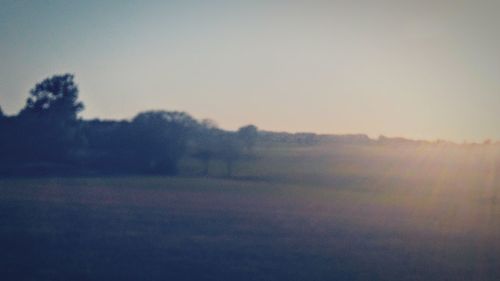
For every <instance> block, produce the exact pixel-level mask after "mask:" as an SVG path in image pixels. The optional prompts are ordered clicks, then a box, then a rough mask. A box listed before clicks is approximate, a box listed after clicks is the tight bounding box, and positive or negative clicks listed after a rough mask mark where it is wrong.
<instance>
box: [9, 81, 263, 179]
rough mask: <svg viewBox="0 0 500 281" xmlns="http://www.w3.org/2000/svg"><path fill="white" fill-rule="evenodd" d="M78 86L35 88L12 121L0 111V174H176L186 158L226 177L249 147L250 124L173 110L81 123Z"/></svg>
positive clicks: (44, 83)
mask: <svg viewBox="0 0 500 281" xmlns="http://www.w3.org/2000/svg"><path fill="white" fill-rule="evenodd" d="M83 108H84V106H83V103H81V102H80V101H78V87H77V85H76V84H75V83H74V76H73V75H71V74H64V75H55V76H52V77H50V78H47V79H45V80H44V81H42V82H41V83H39V84H37V85H36V86H35V87H34V88H33V89H32V90H31V91H30V96H29V98H28V100H27V102H26V106H25V107H24V108H23V109H22V110H21V111H20V112H19V114H17V115H15V116H5V115H4V114H3V113H2V111H1V110H0V133H1V136H2V137H1V139H0V153H1V155H2V160H1V161H0V174H2V175H53V174H59V175H70V174H73V173H75V174H82V173H84V174H131V173H137V174H165V175H175V174H177V173H178V171H179V168H178V166H179V161H180V160H181V158H182V157H184V156H186V155H192V156H194V157H195V158H198V159H199V160H200V161H201V162H202V163H203V165H204V167H205V168H204V172H203V173H204V174H208V164H209V162H210V160H211V159H219V160H222V161H225V162H226V163H227V167H228V175H231V170H232V165H233V162H234V161H236V159H238V158H239V154H241V152H242V147H243V146H242V145H241V143H244V144H245V146H246V147H247V148H248V147H250V146H251V145H252V144H253V142H254V137H255V134H256V132H257V129H256V127H255V126H247V127H245V129H241V130H240V131H239V132H238V134H235V133H232V132H226V131H223V130H220V129H218V128H216V126H215V125H214V124H213V123H211V122H207V121H203V122H198V121H196V120H195V119H194V118H192V117H191V116H190V115H189V114H187V113H184V112H177V111H147V112H142V113H139V114H138V115H137V116H135V117H134V118H133V119H132V120H131V121H128V120H122V121H114V120H113V121H106V120H98V119H96V120H90V121H86V120H82V119H79V118H78V113H79V112H81V111H82V110H83Z"/></svg>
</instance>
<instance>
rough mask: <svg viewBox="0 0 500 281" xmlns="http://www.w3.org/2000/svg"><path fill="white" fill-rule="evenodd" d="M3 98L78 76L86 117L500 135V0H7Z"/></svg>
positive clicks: (14, 102) (19, 97)
mask: <svg viewBox="0 0 500 281" xmlns="http://www.w3.org/2000/svg"><path fill="white" fill-rule="evenodd" d="M0 4H1V5H0V40H1V41H0V106H1V107H2V109H3V110H4V111H5V112H6V113H8V114H14V113H16V112H17V111H18V110H19V109H20V108H21V107H22V106H23V105H24V102H25V99H26V97H27V94H28V91H29V89H30V88H31V87H32V86H33V85H34V84H35V83H36V82H37V81H40V80H42V79H43V78H45V77H47V76H50V75H52V74H56V73H64V72H71V73H74V74H75V75H76V80H77V82H78V84H79V86H80V97H81V100H82V101H83V102H84V103H85V105H86V109H85V111H84V112H83V117H85V118H94V117H101V118H130V117H132V116H133V115H135V114H136V113H137V112H139V111H143V110H147V109H168V110H185V111H187V112H189V113H191V114H192V115H194V116H195V117H197V118H211V119H214V120H215V121H217V123H218V124H219V125H220V126H221V127H223V128H228V129H234V128H237V127H239V126H241V125H245V124H248V123H254V124H256V125H257V126H258V127H260V128H262V129H269V130H280V131H282V130H283V131H291V132H295V131H312V132H320V133H367V134H369V135H371V136H378V135H379V134H384V135H389V136H404V137H411V138H425V139H436V138H444V139H452V140H455V141H462V140H481V139H485V138H494V139H500V122H499V120H500V118H499V117H500V111H499V108H500V91H499V90H500V79H499V77H500V53H499V52H500V32H499V31H498V27H499V26H500V17H499V16H498V14H499V13H500V1H472V0H470V1H458V0H457V1H403V0H401V1H246V2H243V1H178V2H165V1H90V0H89V1H6V0H0Z"/></svg>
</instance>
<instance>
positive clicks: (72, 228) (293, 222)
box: [0, 144, 500, 281]
mask: <svg viewBox="0 0 500 281" xmlns="http://www.w3.org/2000/svg"><path fill="white" fill-rule="evenodd" d="M499 160H500V150H499V149H498V148H496V147H494V146H475V147H455V146H446V145H440V146H438V145H433V146H430V145H422V146H387V145H362V146H355V145H340V144H329V145H318V146H288V147H281V148H277V147H260V148H259V149H258V150H257V156H256V157H255V159H252V160H244V161H240V162H239V163H238V164H237V166H236V167H235V176H234V178H233V179H223V178H221V176H222V175H223V169H222V166H221V165H220V163H213V165H212V166H211V170H210V173H211V175H212V177H211V178H195V177H194V178H193V177H187V175H189V174H190V173H189V171H188V170H186V172H185V173H184V174H185V177H179V178H168V177H107V178H98V177H94V178H92V177H89V178H40V179H33V178H32V179H3V180H0V250H1V256H0V259H1V260H0V262H1V263H0V276H2V277H3V278H2V279H3V280H266V281H267V280H269V281H271V280H308V281H309V280H500V207H499V206H498V199H499V198H498V196H500V161H499ZM186 165H187V166H188V165H189V161H188V163H187V164H186Z"/></svg>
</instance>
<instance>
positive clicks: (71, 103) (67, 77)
mask: <svg viewBox="0 0 500 281" xmlns="http://www.w3.org/2000/svg"><path fill="white" fill-rule="evenodd" d="M73 80H74V75H73V74H63V75H54V76H52V77H50V78H47V79H45V80H43V81H42V82H40V83H38V84H36V86H35V87H34V88H33V89H32V90H31V91H30V97H29V98H28V100H27V101H26V106H25V108H24V109H23V110H22V111H21V113H20V115H25V114H35V115H37V117H46V116H50V117H55V118H57V119H59V120H62V121H74V120H76V119H77V114H78V113H79V112H80V111H82V110H83V108H84V106H83V103H81V102H79V101H78V86H77V85H76V84H75V82H74V81H73Z"/></svg>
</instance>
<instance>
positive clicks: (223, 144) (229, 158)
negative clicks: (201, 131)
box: [217, 132, 243, 177]
mask: <svg viewBox="0 0 500 281" xmlns="http://www.w3.org/2000/svg"><path fill="white" fill-rule="evenodd" d="M218 144H219V146H218V151H217V154H218V156H219V157H220V159H221V160H222V161H224V162H225V163H226V174H227V177H232V176H233V166H234V163H235V162H236V161H237V160H238V159H240V158H241V157H242V155H243V145H242V142H241V141H240V140H239V139H238V137H237V135H236V134H235V133H233V132H222V133H221V135H220V136H219V142H218Z"/></svg>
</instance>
